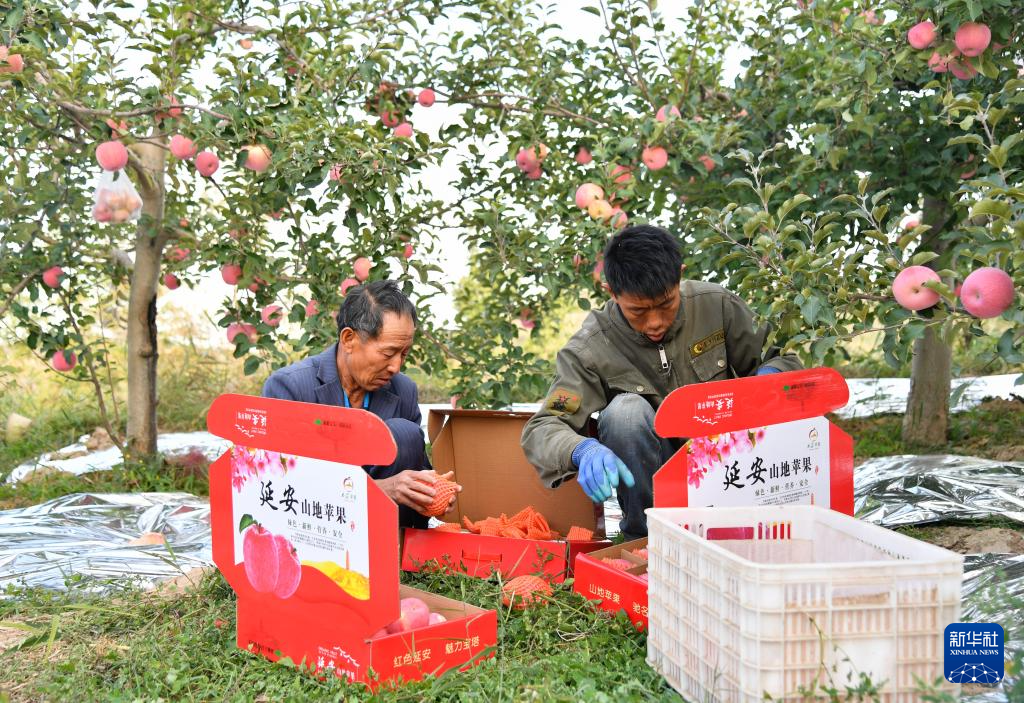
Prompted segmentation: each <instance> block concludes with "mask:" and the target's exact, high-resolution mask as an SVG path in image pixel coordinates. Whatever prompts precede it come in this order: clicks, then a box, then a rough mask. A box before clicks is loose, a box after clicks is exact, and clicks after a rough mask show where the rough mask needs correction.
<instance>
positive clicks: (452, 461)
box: [428, 410, 604, 537]
mask: <svg viewBox="0 0 1024 703" xmlns="http://www.w3.org/2000/svg"><path fill="white" fill-rule="evenodd" d="M530 417H532V414H531V413H524V412H501V411H494V410H431V411H430V415H429V418H428V433H429V436H430V441H431V443H432V446H433V464H434V468H435V469H436V470H437V471H438V473H445V472H447V471H454V472H455V478H454V480H455V481H456V482H457V483H459V484H461V485H462V493H460V494H459V495H458V497H457V498H456V500H455V510H454V512H453V513H449V514H448V515H446V516H444V517H443V518H442V519H443V520H446V521H455V520H458V521H459V522H460V523H461V522H462V518H463V517H468V518H469V519H470V520H474V521H476V520H481V519H483V518H486V517H498V516H499V515H501V514H502V513H505V514H506V515H509V516H511V515H513V514H515V513H517V512H519V511H520V510H522V509H523V508H525V507H526V506H528V505H532V506H533V507H534V508H535V509H536V510H537V511H539V512H540V513H541V514H543V515H544V517H545V518H547V520H548V524H549V525H550V526H551V529H553V530H557V531H558V532H560V533H561V534H562V536H563V537H564V536H565V535H566V533H568V531H569V528H570V527H572V526H573V525H578V526H580V527H586V528H587V529H590V530H594V533H595V537H599V536H603V534H604V529H603V521H602V523H601V525H600V529H599V526H598V522H599V521H598V514H599V513H598V512H597V511H596V510H595V506H594V503H593V502H592V501H591V500H590V499H589V498H587V496H586V494H584V493H583V490H582V489H581V488H580V487H579V484H578V483H576V481H575V480H570V481H566V482H564V483H563V484H562V485H561V486H559V487H558V488H555V489H550V488H547V487H545V486H544V484H543V483H541V481H540V478H539V476H538V475H537V470H536V469H535V468H534V467H533V465H532V464H530V462H529V461H527V459H526V455H525V454H524V453H523V449H522V446H521V445H520V441H519V438H520V436H521V435H522V433H523V426H524V425H525V424H526V421H527V420H529V419H530Z"/></svg>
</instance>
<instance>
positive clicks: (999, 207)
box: [971, 198, 1012, 220]
mask: <svg viewBox="0 0 1024 703" xmlns="http://www.w3.org/2000/svg"><path fill="white" fill-rule="evenodd" d="M1011 212H1012V211H1011V208H1010V205H1009V204H1008V203H1002V202H999V201H998V200H991V199H988V198H986V199H985V200H981V201H979V202H977V203H975V204H974V207H972V208H971V217H978V216H981V215H987V216H990V217H999V218H1002V219H1004V220H1008V219H1010V214H1011Z"/></svg>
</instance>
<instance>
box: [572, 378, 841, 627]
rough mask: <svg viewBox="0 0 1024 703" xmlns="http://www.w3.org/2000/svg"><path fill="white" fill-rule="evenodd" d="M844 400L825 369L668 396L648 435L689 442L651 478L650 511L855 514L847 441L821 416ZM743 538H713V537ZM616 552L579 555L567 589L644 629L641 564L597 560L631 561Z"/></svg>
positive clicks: (679, 391) (716, 384)
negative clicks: (794, 508)
mask: <svg viewBox="0 0 1024 703" xmlns="http://www.w3.org/2000/svg"><path fill="white" fill-rule="evenodd" d="M849 397H850V391H849V388H848V387H847V385H846V381H845V380H844V379H843V377H842V376H841V375H840V374H839V373H838V372H836V371H835V370H833V369H826V368H816V369H806V370H803V371H788V372H784V373H776V374H769V375H765V376H751V377H746V378H738V379H733V380H728V381H714V382H710V383H699V384H693V385H689V386H684V387H682V388H679V389H677V390H675V391H673V392H672V393H670V394H669V395H668V397H667V398H665V400H664V401H663V402H662V404H661V406H660V407H659V408H658V411H657V413H656V414H655V416H654V429H655V431H656V432H657V433H658V434H659V435H660V436H662V437H672V438H674V437H689V438H690V440H689V441H688V442H687V443H686V444H685V445H684V446H683V447H682V448H681V449H680V450H679V451H678V452H676V454H675V455H673V456H672V457H671V458H670V459H669V460H668V461H667V462H665V465H664V466H662V467H661V469H660V470H659V471H658V472H657V473H656V474H655V475H654V505H655V507H659V508H672V507H710V506H743V505H779V504H787V505H797V504H801V505H802V504H812V505H821V506H823V507H831V508H832V509H833V510H837V511H839V512H842V513H846V514H847V515H853V440H852V439H851V438H850V436H849V435H848V434H846V433H845V432H843V431H842V430H841V429H839V428H838V427H836V426H835V425H834V424H833V423H831V422H830V421H829V420H827V419H826V418H825V417H824V415H825V413H829V412H833V411H835V410H838V409H839V408H841V407H843V406H844V405H846V403H847V401H848V400H849ZM737 433H738V436H737ZM744 437H745V439H744ZM748 445H749V446H748ZM794 467H795V468H794ZM747 529H749V528H747ZM751 537H752V535H748V534H746V533H743V534H740V533H735V534H733V533H726V532H722V530H718V532H717V533H716V536H715V539H748V538H751ZM643 542H644V544H645V545H646V540H643ZM630 544H632V543H630ZM623 546H624V545H619V546H617V547H612V548H610V549H602V550H600V551H596V552H591V553H590V554H585V555H583V554H581V555H580V556H578V557H577V558H576V562H575V566H576V582H575V586H574V587H575V590H576V591H577V592H579V593H580V594H581V595H583V596H584V597H585V598H590V599H592V600H600V601H601V603H600V607H601V608H603V609H605V610H610V611H613V612H614V611H617V610H620V609H625V610H626V612H627V615H629V617H630V619H631V620H633V622H634V623H636V624H637V626H638V627H639V626H641V625H646V622H647V584H646V583H643V582H642V581H639V580H638V579H637V578H636V575H638V574H639V573H643V572H644V571H645V570H646V566H644V567H643V568H639V567H636V568H633V569H629V570H628V571H621V570H618V569H615V568H613V567H611V566H609V565H608V564H605V563H603V562H601V558H603V557H610V556H612V557H620V556H621V558H625V559H629V560H631V561H632V560H633V559H632V558H631V557H630V556H628V555H625V554H620V550H621V549H622V547H623ZM632 548H636V547H632ZM638 584H639V585H641V586H642V587H643V589H642V592H638Z"/></svg>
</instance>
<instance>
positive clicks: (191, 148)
mask: <svg viewBox="0 0 1024 703" xmlns="http://www.w3.org/2000/svg"><path fill="white" fill-rule="evenodd" d="M170 149H171V153H172V154H173V155H174V158H176V159H181V160H182V161H184V160H186V159H191V158H192V157H193V156H195V155H196V145H195V143H194V142H193V141H192V140H191V139H189V138H188V137H186V136H183V135H181V134H175V135H174V136H173V137H171V142H170Z"/></svg>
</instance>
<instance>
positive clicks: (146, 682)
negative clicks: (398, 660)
mask: <svg viewBox="0 0 1024 703" xmlns="http://www.w3.org/2000/svg"><path fill="white" fill-rule="evenodd" d="M405 580H406V581H407V582H409V583H410V584H412V585H415V586H417V587H419V588H424V589H427V590H430V591H433V592H435V593H439V594H441V595H445V596H449V597H453V598H458V599H460V600H465V601H467V602H470V603H474V604H476V605H481V606H484V607H490V608H495V609H497V610H498V641H499V644H498V647H497V649H496V651H495V654H496V656H495V658H493V659H488V660H486V661H484V662H483V663H482V664H481V665H480V666H477V667H474V668H473V669H471V670H469V671H467V672H463V673H458V672H451V673H449V674H447V675H445V676H441V677H439V678H436V679H433V678H431V679H427V680H426V681H423V682H419V683H411V684H409V685H406V686H403V687H401V688H397V689H393V690H386V691H381V692H380V693H379V694H378V697H377V698H376V699H375V700H382V701H418V700H431V701H474V700H475V701H486V702H490V701H497V700H537V701H577V700H594V701H627V700H629V701H655V700H681V699H680V698H679V696H678V695H677V694H675V692H674V691H672V690H671V689H670V688H668V686H667V684H666V683H665V682H664V681H663V680H662V679H661V677H660V676H658V675H657V674H656V673H654V671H653V670H652V669H651V668H650V667H648V666H647V665H646V664H645V661H644V658H645V656H646V638H645V636H644V635H643V634H641V633H638V632H637V631H636V630H635V629H634V628H633V626H632V625H631V624H630V623H629V622H628V621H627V620H626V619H625V617H615V618H613V617H609V616H608V615H606V614H604V613H603V612H598V611H595V610H594V609H593V608H592V607H590V606H589V605H588V603H587V602H586V601H584V600H583V599H582V598H580V597H579V596H577V595H576V594H574V593H572V592H571V591H570V590H569V589H568V588H566V587H562V588H559V589H558V590H557V591H556V593H555V595H554V597H553V598H552V601H551V603H550V604H548V605H546V606H543V607H537V608H533V609H531V610H529V611H526V612H520V611H510V610H509V609H508V608H505V607H502V605H501V602H500V591H499V587H498V584H497V583H494V582H489V581H483V580H479V579H470V578H466V577H461V576H452V575H441V574H434V575H407V578H406V579H405ZM5 620H6V621H12V620H13V621H18V622H25V623H28V624H29V625H30V626H32V627H34V628H36V629H37V631H38V632H37V634H36V635H34V636H33V637H32V638H31V639H30V640H29V641H28V642H27V643H26V644H25V645H23V646H22V647H21V648H20V649H19V650H16V651H8V652H6V653H4V654H0V691H6V692H7V694H8V695H9V696H10V700H12V701H38V700H68V699H69V697H74V698H76V699H79V700H110V701H120V700H125V701H129V700H156V699H164V700H187V701H191V700H238V701H250V700H266V701H291V700H311V699H315V700H324V701H328V700H367V699H369V698H370V696H369V695H368V693H367V691H366V690H365V689H364V688H363V687H362V686H359V685H347V684H345V683H343V682H342V681H340V680H339V679H336V678H333V677H331V678H327V679H325V680H319V679H318V678H316V677H314V676H312V675H310V674H308V673H306V672H301V671H296V670H295V669H293V668H291V667H289V666H286V665H282V664H273V663H270V662H268V661H266V660H264V659H263V658H261V657H258V656H255V655H252V654H249V653H247V652H244V651H242V650H239V649H238V648H237V647H236V646H235V641H234V623H235V612H234V595H233V594H232V592H231V590H230V588H229V587H228V585H227V584H226V583H225V582H224V580H223V579H222V578H221V576H220V575H219V574H213V575H211V576H208V577H206V578H205V579H204V580H203V581H202V582H201V584H200V585H199V586H198V587H197V588H195V589H193V590H191V591H188V592H185V593H182V594H178V595H175V596H171V597H167V596H159V595H155V594H151V593H142V592H138V591H126V592H124V593H122V594H119V595H118V596H116V597H114V598H102V597H95V596H87V595H74V594H71V593H52V592H44V591H38V590H33V591H26V592H24V593H22V594H20V595H19V596H18V597H17V598H10V599H8V600H5V601H0V622H2V621H5ZM218 625H219V627H218ZM339 627H344V624H342V623H339ZM54 628H55V629H54ZM51 633H54V634H53V636H52V638H51ZM0 699H2V696H0Z"/></svg>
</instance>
